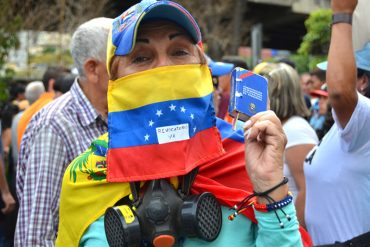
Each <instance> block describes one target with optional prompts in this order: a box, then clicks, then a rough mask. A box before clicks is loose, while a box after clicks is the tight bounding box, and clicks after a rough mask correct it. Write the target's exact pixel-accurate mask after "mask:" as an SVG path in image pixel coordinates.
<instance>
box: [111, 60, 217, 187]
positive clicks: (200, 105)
mask: <svg viewBox="0 0 370 247" xmlns="http://www.w3.org/2000/svg"><path fill="white" fill-rule="evenodd" d="M212 92H213V85H212V78H211V74H210V71H209V68H208V67H207V65H199V64H193V65H179V66H166V67H159V68H155V69H152V70H147V71H144V72H139V73H135V74H133V75H129V76H126V77H123V78H120V79H118V80H116V81H110V82H109V88H108V106H109V107H108V129H109V149H108V156H107V162H108V174H107V179H108V181H111V182H127V181H143V180H151V179H158V178H164V177H172V176H179V175H184V174H186V173H188V172H190V171H191V170H192V169H194V168H195V167H197V166H199V165H201V164H204V163H206V162H208V161H209V160H212V159H214V158H216V157H219V156H220V155H221V154H222V153H223V148H222V144H221V138H220V135H219V132H218V130H217V128H216V118H215V113H214V109H213V104H212Z"/></svg>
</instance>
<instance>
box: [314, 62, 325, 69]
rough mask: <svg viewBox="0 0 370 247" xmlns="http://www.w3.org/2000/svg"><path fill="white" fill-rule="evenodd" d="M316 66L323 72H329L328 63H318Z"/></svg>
mask: <svg viewBox="0 0 370 247" xmlns="http://www.w3.org/2000/svg"><path fill="white" fill-rule="evenodd" d="M316 66H317V68H319V69H321V70H327V68H328V61H325V62H322V63H318V64H317V65H316Z"/></svg>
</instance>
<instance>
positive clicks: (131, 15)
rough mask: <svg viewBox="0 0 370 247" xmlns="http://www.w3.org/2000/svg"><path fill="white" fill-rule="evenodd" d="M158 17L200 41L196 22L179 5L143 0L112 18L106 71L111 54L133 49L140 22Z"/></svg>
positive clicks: (124, 52) (120, 53)
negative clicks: (174, 24)
mask: <svg viewBox="0 0 370 247" xmlns="http://www.w3.org/2000/svg"><path fill="white" fill-rule="evenodd" d="M159 19H160V20H168V21H172V22H174V23H176V24H177V25H179V26H180V27H182V28H183V29H185V30H186V31H187V32H188V33H189V35H190V37H191V38H192V39H193V40H194V42H195V43H196V44H198V43H200V42H201V39H202V38H201V33H200V30H199V27H198V24H197V23H196V21H195V20H194V18H193V17H192V16H191V14H190V13H189V12H188V11H187V10H186V9H185V8H183V7H182V6H181V5H179V4H177V3H175V2H171V1H167V0H158V1H157V0H143V1H141V2H140V3H138V4H135V5H133V6H132V7H130V8H129V9H128V10H126V11H125V12H123V13H122V14H121V15H120V16H118V17H117V18H115V19H114V20H113V24H112V29H111V32H110V36H109V39H108V48H107V65H108V66H107V68H108V71H109V66H110V61H111V59H112V57H113V56H115V55H119V56H125V55H127V54H129V53H130V52H131V51H132V50H133V48H134V46H135V40H136V34H137V30H138V27H139V26H140V23H141V22H142V21H149V20H159Z"/></svg>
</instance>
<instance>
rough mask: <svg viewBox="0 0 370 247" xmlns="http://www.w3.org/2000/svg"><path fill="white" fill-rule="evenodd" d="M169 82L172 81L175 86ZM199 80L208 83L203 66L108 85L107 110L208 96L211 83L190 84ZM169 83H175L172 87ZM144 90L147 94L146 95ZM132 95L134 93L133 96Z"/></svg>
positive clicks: (145, 73) (181, 67) (148, 73)
mask: <svg viewBox="0 0 370 247" xmlns="http://www.w3.org/2000/svg"><path fill="white" fill-rule="evenodd" d="M199 68H200V69H199ZM179 71H180V72H182V71H186V72H185V73H186V74H184V75H183V76H178V73H179ZM167 78H168V79H167ZM173 78H176V81H175V82H174V81H173ZM199 78H206V79H205V81H207V82H208V81H209V82H211V79H210V78H211V73H210V71H209V68H208V66H207V65H200V64H190V65H176V66H166V67H159V68H155V69H151V70H146V71H143V72H138V73H135V74H132V75H128V76H125V77H122V78H120V79H118V80H115V81H109V86H108V107H109V109H108V110H109V112H117V111H125V110H131V109H135V108H138V107H141V106H144V105H149V104H153V103H158V102H163V101H169V100H178V99H188V98H194V97H203V96H206V95H209V94H210V93H212V91H213V85H212V83H201V82H199V83H190V82H194V81H199ZM173 83H176V87H174V86H173ZM169 89H170V90H169ZM148 90H150V91H151V93H150V94H148ZM132 92H135V95H133V94H132ZM138 99H140V100H138Z"/></svg>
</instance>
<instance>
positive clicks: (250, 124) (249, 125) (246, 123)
mask: <svg viewBox="0 0 370 247" xmlns="http://www.w3.org/2000/svg"><path fill="white" fill-rule="evenodd" d="M251 126H252V121H251V120H248V121H247V122H245V123H244V126H243V128H247V129H248V128H249V127H251Z"/></svg>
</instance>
